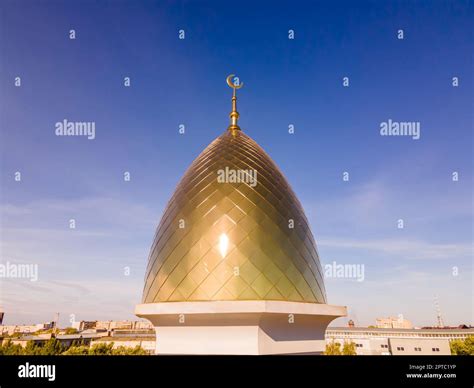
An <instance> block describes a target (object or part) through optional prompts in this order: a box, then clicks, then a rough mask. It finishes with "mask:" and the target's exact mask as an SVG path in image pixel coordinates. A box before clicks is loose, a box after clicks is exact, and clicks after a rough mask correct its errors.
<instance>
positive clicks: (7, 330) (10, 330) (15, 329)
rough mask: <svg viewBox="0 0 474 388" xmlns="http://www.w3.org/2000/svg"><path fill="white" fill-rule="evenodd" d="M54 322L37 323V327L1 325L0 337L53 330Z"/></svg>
mask: <svg viewBox="0 0 474 388" xmlns="http://www.w3.org/2000/svg"><path fill="white" fill-rule="evenodd" d="M53 324H54V323H53V322H46V323H37V324H35V325H0V335H12V334H15V333H19V334H26V333H35V332H37V331H38V330H48V329H51V328H53Z"/></svg>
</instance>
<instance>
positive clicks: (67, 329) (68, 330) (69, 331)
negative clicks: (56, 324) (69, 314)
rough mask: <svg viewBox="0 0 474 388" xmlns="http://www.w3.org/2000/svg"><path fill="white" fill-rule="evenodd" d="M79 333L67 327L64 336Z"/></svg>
mask: <svg viewBox="0 0 474 388" xmlns="http://www.w3.org/2000/svg"><path fill="white" fill-rule="evenodd" d="M77 333H78V331H77V329H75V328H74V327H66V328H65V329H64V334H77Z"/></svg>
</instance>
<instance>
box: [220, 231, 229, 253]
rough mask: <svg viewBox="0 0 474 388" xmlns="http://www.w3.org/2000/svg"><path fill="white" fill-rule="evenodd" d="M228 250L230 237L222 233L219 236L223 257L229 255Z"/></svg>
mask: <svg viewBox="0 0 474 388" xmlns="http://www.w3.org/2000/svg"><path fill="white" fill-rule="evenodd" d="M227 248H229V237H227V235H226V234H225V233H222V234H221V235H220V236H219V252H220V253H221V256H222V257H225V255H226V254H227Z"/></svg>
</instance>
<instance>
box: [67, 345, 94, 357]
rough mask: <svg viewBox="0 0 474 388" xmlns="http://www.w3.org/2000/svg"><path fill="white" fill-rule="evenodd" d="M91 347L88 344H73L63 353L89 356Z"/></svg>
mask: <svg viewBox="0 0 474 388" xmlns="http://www.w3.org/2000/svg"><path fill="white" fill-rule="evenodd" d="M89 352H90V347H89V346H86V345H81V346H71V347H70V348H69V349H68V350H66V351H65V352H64V353H62V354H63V355H65V356H87V355H89V354H90V353H89Z"/></svg>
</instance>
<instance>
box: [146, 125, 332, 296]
mask: <svg viewBox="0 0 474 388" xmlns="http://www.w3.org/2000/svg"><path fill="white" fill-rule="evenodd" d="M226 167H228V168H229V169H234V170H255V171H257V184H256V185H249V184H247V183H245V182H243V183H220V182H219V181H218V179H217V177H218V172H219V171H221V170H223V169H225V168H226ZM252 186H253V187H252ZM290 220H293V222H294V229H291V228H289V223H290ZM210 300H212V301H215V300H216V301H217V300H219V301H235V300H279V301H293V302H316V303H326V293H325V289H324V282H323V272H322V269H321V265H320V263H319V257H318V253H317V249H316V244H315V241H314V239H313V236H312V234H311V230H310V228H309V225H308V221H307V219H306V217H305V215H304V212H303V209H302V207H301V204H300V203H299V201H298V199H297V198H296V196H295V194H294V193H293V191H292V189H291V187H290V186H289V184H288V182H287V181H286V179H285V177H284V176H283V174H282V173H281V172H280V170H279V169H278V167H277V166H276V165H275V164H274V163H273V161H272V160H271V158H270V157H269V156H268V155H267V154H266V153H265V151H264V150H263V149H262V148H260V146H259V145H258V144H257V143H256V142H255V141H253V140H252V139H251V138H250V137H248V136H247V135H246V134H245V133H243V132H242V131H225V132H224V133H223V134H222V135H221V136H219V137H218V138H217V139H215V140H214V141H213V142H212V143H211V144H210V145H209V146H208V147H207V148H206V149H205V150H204V151H203V152H202V153H201V154H200V155H199V156H198V157H197V158H196V159H195V160H194V162H193V163H192V164H191V166H190V167H189V168H188V170H187V171H186V173H185V174H184V176H183V177H182V179H181V181H180V183H179V184H178V186H177V188H176V190H175V192H174V194H173V196H172V198H171V199H170V201H169V203H168V205H167V207H166V210H165V212H164V214H163V217H162V219H161V222H160V224H159V226H158V228H157V231H156V234H155V238H154V241H153V245H152V247H151V250H150V255H149V262H148V267H147V270H146V276H145V286H144V290H143V298H142V303H157V302H178V301H210Z"/></svg>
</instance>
